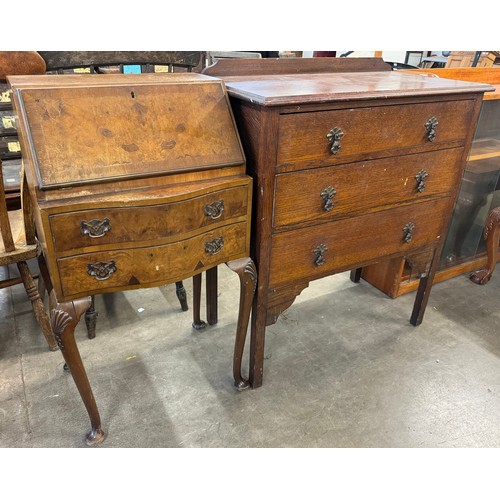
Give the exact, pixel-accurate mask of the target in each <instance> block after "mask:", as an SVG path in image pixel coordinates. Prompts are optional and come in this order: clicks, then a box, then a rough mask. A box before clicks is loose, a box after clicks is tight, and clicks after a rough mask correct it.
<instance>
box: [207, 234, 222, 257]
mask: <svg viewBox="0 0 500 500" xmlns="http://www.w3.org/2000/svg"><path fill="white" fill-rule="evenodd" d="M223 246H224V237H223V236H219V237H218V238H214V239H212V240H209V241H207V242H205V252H206V253H208V254H209V255H215V254H217V253H219V252H220V251H221V250H222V247H223Z"/></svg>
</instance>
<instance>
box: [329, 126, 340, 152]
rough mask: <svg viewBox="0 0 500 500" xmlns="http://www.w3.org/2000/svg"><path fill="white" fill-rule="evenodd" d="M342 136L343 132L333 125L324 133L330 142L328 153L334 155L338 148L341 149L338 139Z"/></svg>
mask: <svg viewBox="0 0 500 500" xmlns="http://www.w3.org/2000/svg"><path fill="white" fill-rule="evenodd" d="M342 137H344V132H342V130H341V129H340V128H339V127H333V128H332V130H330V132H328V134H326V138H327V139H328V140H329V141H330V142H331V143H332V145H331V147H330V153H331V154H332V155H336V154H337V153H338V152H339V151H340V149H341V147H342V146H341V144H340V139H342Z"/></svg>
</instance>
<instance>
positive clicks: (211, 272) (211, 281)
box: [205, 267, 218, 325]
mask: <svg viewBox="0 0 500 500" xmlns="http://www.w3.org/2000/svg"><path fill="white" fill-rule="evenodd" d="M205 276H206V279H207V283H206V288H207V321H208V324H209V325H215V324H216V323H217V321H218V314H217V288H218V286H217V267H212V269H208V270H207V272H206V273H205Z"/></svg>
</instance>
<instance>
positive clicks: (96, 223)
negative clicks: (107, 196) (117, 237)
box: [80, 217, 111, 238]
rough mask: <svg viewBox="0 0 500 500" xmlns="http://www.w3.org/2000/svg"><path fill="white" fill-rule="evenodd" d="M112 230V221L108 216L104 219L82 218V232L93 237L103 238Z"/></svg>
mask: <svg viewBox="0 0 500 500" xmlns="http://www.w3.org/2000/svg"><path fill="white" fill-rule="evenodd" d="M110 230H111V223H110V221H109V219H108V218H107V217H105V218H104V219H102V220H100V219H92V220H87V221H86V220H82V222H80V232H81V233H82V234H85V235H87V236H90V237H91V238H102V237H103V236H104V235H105V234H106V233H107V232H109V231H110Z"/></svg>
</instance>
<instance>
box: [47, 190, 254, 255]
mask: <svg viewBox="0 0 500 500" xmlns="http://www.w3.org/2000/svg"><path fill="white" fill-rule="evenodd" d="M247 211H248V186H241V187H236V188H231V189H225V190H223V191H217V192H215V193H210V194H207V195H204V196H199V197H196V198H191V199H188V200H183V201H179V202H175V203H165V204H161V205H152V206H142V207H140V206H139V207H137V206H135V207H127V208H116V207H115V208H103V209H99V210H87V211H81V212H71V213H65V214H58V215H52V216H50V226H51V231H52V237H53V241H54V248H55V250H56V251H58V252H60V251H67V250H73V249H77V248H84V247H90V246H95V245H107V244H114V243H125V242H135V241H139V242H141V241H154V240H158V239H162V238H171V237H175V236H178V235H183V234H185V233H187V232H189V231H193V230H196V229H199V228H203V227H209V226H210V225H213V224H215V223H220V222H223V221H225V220H229V219H232V218H235V217H242V216H245V215H246V214H247Z"/></svg>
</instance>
